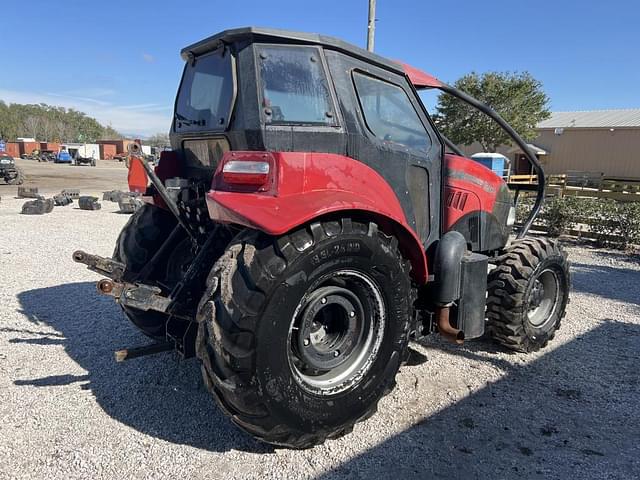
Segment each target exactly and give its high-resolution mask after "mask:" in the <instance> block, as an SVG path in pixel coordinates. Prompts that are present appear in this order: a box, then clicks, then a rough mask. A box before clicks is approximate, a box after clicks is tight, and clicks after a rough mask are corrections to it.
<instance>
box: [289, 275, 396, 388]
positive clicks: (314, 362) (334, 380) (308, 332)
mask: <svg viewBox="0 0 640 480" xmlns="http://www.w3.org/2000/svg"><path fill="white" fill-rule="evenodd" d="M385 323H386V309H385V304H384V300H383V297H382V292H381V290H380V288H379V287H378V285H377V284H376V282H374V281H373V280H372V279H371V278H370V277H369V276H368V275H366V274H364V273H362V272H359V271H355V270H346V269H345V270H339V271H337V272H332V273H331V274H330V275H327V276H325V277H323V278H322V279H320V280H319V281H318V282H316V283H314V285H312V286H311V287H310V288H309V290H307V292H306V293H305V295H304V296H303V298H302V299H301V300H300V302H299V303H298V306H297V307H296V310H295V312H294V314H293V318H292V320H291V325H290V328H289V335H288V338H287V357H288V361H289V366H290V368H291V372H292V373H293V377H294V378H295V380H296V382H297V383H298V385H300V386H301V387H302V388H303V389H304V390H306V391H308V392H310V393H314V394H317V395H334V394H337V393H340V392H343V391H345V390H347V389H349V388H352V387H353V386H355V385H357V384H358V383H359V382H360V381H361V380H362V378H363V377H364V376H365V375H366V373H367V372H368V371H369V369H370V368H371V366H372V365H373V363H374V361H375V360H376V358H377V356H378V351H379V349H380V345H381V344H382V339H383V337H384V329H385Z"/></svg>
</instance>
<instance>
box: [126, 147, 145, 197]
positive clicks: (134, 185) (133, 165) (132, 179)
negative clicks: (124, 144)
mask: <svg viewBox="0 0 640 480" xmlns="http://www.w3.org/2000/svg"><path fill="white" fill-rule="evenodd" d="M127 181H128V183H129V191H131V192H138V193H144V192H145V191H146V190H147V185H148V183H149V178H148V177H147V172H146V171H145V169H144V167H143V166H142V163H140V159H139V158H138V157H135V156H133V155H132V156H131V157H129V175H128V177H127Z"/></svg>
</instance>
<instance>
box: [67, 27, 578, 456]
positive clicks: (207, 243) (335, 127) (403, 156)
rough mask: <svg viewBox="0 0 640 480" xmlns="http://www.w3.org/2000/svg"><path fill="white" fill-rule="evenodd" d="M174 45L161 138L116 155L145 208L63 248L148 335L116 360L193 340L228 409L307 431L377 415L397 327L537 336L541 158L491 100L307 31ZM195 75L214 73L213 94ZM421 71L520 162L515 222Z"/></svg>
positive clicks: (542, 307) (507, 201)
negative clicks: (175, 85) (173, 90)
mask: <svg viewBox="0 0 640 480" xmlns="http://www.w3.org/2000/svg"><path fill="white" fill-rule="evenodd" d="M182 57H183V59H184V60H185V68H184V73H183V78H182V81H181V83H180V88H179V91H178V95H177V98H176V103H175V115H174V120H173V124H172V127H171V133H170V136H171V143H172V148H173V150H172V151H165V152H163V153H162V154H161V158H160V162H159V164H158V165H157V166H156V167H155V169H153V168H151V166H150V165H149V164H148V163H147V162H146V159H145V158H144V157H143V156H142V155H141V152H140V147H139V145H137V144H133V147H132V150H131V151H130V158H129V167H130V189H131V190H132V191H139V192H140V193H143V197H142V198H144V199H145V200H146V202H147V203H145V204H144V205H142V206H141V207H140V208H139V209H138V210H137V211H135V212H134V213H133V214H132V215H131V217H130V219H129V221H128V223H127V225H126V226H125V227H124V229H123V230H122V232H121V233H120V235H119V237H118V240H117V243H116V248H115V251H114V254H113V258H104V257H99V256H94V255H89V254H86V253H84V252H76V253H75V254H74V260H75V261H77V262H79V263H82V264H85V265H86V266H87V267H88V268H89V269H91V270H93V271H95V272H96V273H99V274H101V275H102V276H104V277H106V278H104V279H103V280H100V282H99V283H98V290H99V291H100V292H101V293H102V294H106V295H109V296H112V297H114V298H115V299H116V301H117V302H118V303H119V304H120V305H121V306H122V309H123V311H124V313H125V314H126V316H127V317H128V318H129V320H131V322H132V323H133V324H134V325H135V326H136V327H138V328H139V329H140V330H141V331H142V332H144V333H145V334H146V335H148V336H149V337H151V338H152V339H154V341H155V342H156V343H154V344H153V345H149V346H144V347H140V348H133V349H126V350H121V351H119V352H118V353H117V355H116V358H117V359H118V360H119V361H121V360H124V359H127V358H136V357H140V356H143V355H147V354H151V353H159V352H162V351H166V350H167V349H168V348H169V347H170V346H171V345H175V348H176V349H177V350H178V351H180V352H181V353H182V354H183V356H185V357H187V356H190V355H193V354H195V355H196V356H197V357H198V359H199V361H200V362H201V366H202V372H203V377H204V380H205V384H206V386H207V388H208V389H209V391H210V392H211V395H212V396H213V398H214V399H215V400H216V401H217V402H218V404H219V405H220V406H221V408H222V409H223V411H224V412H226V413H227V414H229V415H230V416H231V419H232V421H233V422H234V423H236V424H237V425H238V426H239V427H240V428H242V429H243V430H244V431H246V432H248V433H249V434H251V435H253V436H255V437H256V438H259V439H260V440H263V441H266V442H269V443H272V444H276V445H281V446H288V447H294V448H306V447H310V446H313V445H316V444H319V443H322V442H323V441H325V440H326V439H329V438H337V437H339V436H341V435H344V434H347V433H349V432H350V431H351V429H352V428H353V425H354V424H355V423H357V422H358V421H360V420H362V419H365V418H368V417H369V416H370V415H372V414H373V413H374V412H375V409H376V407H377V404H378V401H379V400H380V398H382V396H383V395H385V394H386V393H388V392H389V391H391V389H392V388H393V386H394V384H395V375H396V373H397V371H398V368H399V366H400V365H401V363H402V362H403V361H405V359H406V358H407V354H408V353H407V345H408V343H409V341H410V340H412V339H413V340H416V341H419V340H420V339H421V338H422V337H423V336H425V335H428V334H430V333H434V332H438V333H440V334H441V335H443V336H444V337H446V338H447V339H449V340H451V341H453V342H456V343H462V342H463V341H467V340H470V339H473V338H477V337H480V336H482V335H483V334H484V333H485V332H486V333H487V334H488V335H489V336H490V337H491V338H493V339H494V340H495V341H496V342H498V343H500V344H501V345H503V346H504V347H507V348H510V349H513V350H517V351H521V352H530V351H535V350H538V349H540V348H543V347H544V346H545V345H546V344H547V343H548V342H549V341H550V340H552V339H553V336H554V334H555V332H556V330H557V329H558V327H559V325H560V321H561V319H562V317H563V316H564V313H565V307H566V304H567V301H568V294H569V288H570V278H569V270H568V262H567V258H566V253H565V252H564V251H563V250H562V248H561V247H560V246H559V245H558V243H557V242H555V241H553V240H549V239H544V238H533V237H530V236H527V233H528V229H529V227H530V226H531V224H532V222H533V220H534V219H535V217H536V215H537V213H538V211H539V209H540V207H541V205H542V201H543V199H544V172H543V170H542V167H541V166H540V164H539V162H538V161H537V159H536V158H535V156H534V155H533V154H532V152H531V151H530V150H529V148H528V146H527V145H526V144H525V142H524V141H523V140H522V139H521V138H520V137H519V136H518V134H517V133H516V132H515V131H514V130H513V129H512V128H511V127H510V126H509V125H508V124H507V123H506V122H504V120H503V119H502V118H501V117H500V116H499V115H498V114H497V113H495V112H493V111H492V110H491V109H489V108H488V107H487V106H485V105H482V104H481V103H480V102H478V101H477V100H475V99H473V98H471V97H469V96H468V95H466V94H465V93H464V92H460V91H458V90H456V89H454V88H453V87H451V86H448V85H445V84H443V83H442V82H440V81H439V80H437V79H436V78H435V77H432V76H430V75H428V74H426V73H424V72H421V71H420V70H418V69H415V68H413V67H410V66H408V65H402V64H399V63H396V62H392V61H389V60H386V59H384V58H382V57H379V56H377V55H375V54H372V53H370V52H366V51H364V50H361V49H359V48H357V47H354V46H352V45H349V44H346V43H344V42H342V41H340V40H336V39H332V38H329V37H324V36H321V35H314V34H305V33H298V32H286V31H281V30H270V29H258V28H244V29H236V30H228V31H225V32H222V33H219V34H217V35H214V36H213V37H210V38H208V39H205V40H203V41H201V42H198V43H196V44H194V45H191V46H189V47H187V48H185V49H184V50H183V51H182ZM194 78H211V79H214V78H215V84H216V88H215V89H210V91H211V92H213V91H215V92H216V95H214V96H216V98H212V95H211V94H209V93H210V92H209V90H207V91H208V92H209V93H208V94H207V95H202V94H201V92H200V90H199V89H202V88H207V86H206V85H202V84H201V83H200V82H199V81H196V82H194ZM240 79H241V82H242V88H238V85H239V81H240ZM292 85H295V86H296V88H293V87H292ZM422 88H438V89H440V90H442V91H443V92H445V93H449V94H452V95H455V96H456V97H458V98H459V99H461V100H463V101H465V102H467V103H469V104H470V105H472V106H473V107H475V108H477V109H478V110H480V111H481V112H483V113H485V114H487V115H488V116H489V117H491V118H492V119H494V120H495V121H496V122H497V123H498V124H499V125H500V126H501V127H502V128H503V129H504V130H505V131H507V133H508V134H509V135H510V136H511V138H512V139H513V141H514V143H516V144H517V145H519V146H520V147H521V148H522V149H523V151H524V152H525V155H526V156H527V158H528V159H529V160H530V162H531V164H532V166H533V168H534V169H535V171H536V173H537V174H538V179H539V183H538V185H535V186H533V187H531V188H532V189H535V190H536V191H537V197H536V202H535V205H534V207H533V209H532V210H531V212H530V214H529V216H528V218H527V220H526V221H525V223H524V225H523V227H522V228H521V229H520V230H519V232H517V235H516V238H515V239H513V240H512V237H513V236H514V235H513V234H514V233H515V232H514V231H513V228H514V221H515V205H514V197H513V196H512V194H511V192H510V191H509V188H508V185H507V184H506V183H505V182H504V181H503V180H502V179H501V178H500V177H498V176H497V175H495V174H494V173H493V172H491V171H490V170H488V169H486V168H485V167H483V166H481V165H480V164H478V163H476V162H474V161H472V160H470V159H467V158H465V157H464V156H463V155H462V154H461V152H460V150H459V149H457V147H456V146H455V145H452V144H451V142H449V141H448V140H447V139H445V138H444V137H443V136H442V135H441V134H440V133H439V132H438V130H437V129H436V127H435V125H434V123H433V122H432V120H431V118H430V117H429V114H428V112H427V111H426V109H425V108H424V105H423V104H422V103H421V101H420V98H419V96H418V95H417V90H418V89H422ZM301 91H304V92H305V93H304V95H300V92H301ZM445 150H449V152H451V153H449V152H445ZM140 177H143V178H140ZM148 180H150V181H151V185H150V186H148V188H147V183H148ZM516 197H517V190H516ZM489 264H491V269H490V270H489Z"/></svg>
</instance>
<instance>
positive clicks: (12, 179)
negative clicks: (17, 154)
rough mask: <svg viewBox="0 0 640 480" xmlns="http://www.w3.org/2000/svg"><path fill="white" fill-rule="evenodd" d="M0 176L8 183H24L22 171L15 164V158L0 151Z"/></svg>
mask: <svg viewBox="0 0 640 480" xmlns="http://www.w3.org/2000/svg"><path fill="white" fill-rule="evenodd" d="M0 178H2V179H3V180H4V181H5V183H7V184H9V185H22V184H23V183H24V172H23V171H22V170H21V169H20V167H18V166H17V165H16V161H15V159H14V158H13V157H12V156H11V155H7V154H6V153H0Z"/></svg>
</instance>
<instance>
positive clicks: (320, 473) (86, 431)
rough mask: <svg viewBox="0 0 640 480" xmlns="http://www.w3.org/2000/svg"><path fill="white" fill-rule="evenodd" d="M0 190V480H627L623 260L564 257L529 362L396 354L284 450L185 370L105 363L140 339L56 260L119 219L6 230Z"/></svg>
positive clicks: (85, 186) (481, 353) (462, 351)
mask: <svg viewBox="0 0 640 480" xmlns="http://www.w3.org/2000/svg"><path fill="white" fill-rule="evenodd" d="M21 164H24V162H21ZM25 170H26V171H27V175H29V177H30V178H29V182H30V183H31V184H32V185H38V186H39V187H41V188H43V189H45V188H46V189H52V193H55V191H58V190H59V189H61V188H65V187H68V188H80V189H81V190H82V191H86V192H87V193H91V192H90V190H94V191H95V193H98V192H100V191H102V190H111V189H114V188H123V187H124V184H125V183H126V171H125V169H124V168H122V167H119V166H115V167H114V166H105V165H100V166H99V167H97V168H91V167H71V166H64V165H38V164H35V163H33V164H29V165H27V166H26V167H25ZM84 175H86V176H87V177H86V180H85V179H84V178H83V176H84ZM45 184H46V185H45ZM15 191H16V187H6V186H4V185H3V186H0V195H2V201H1V202H0V279H1V281H0V438H1V439H2V440H0V478H2V479H5V478H6V479H32V478H52V479H53V478H55V479H58V478H59V479H87V478H91V479H112V478H113V479H116V478H117V479H120V478H172V479H173V478H175V479H178V478H180V479H183V478H195V479H201V478H202V479H204V478H210V479H217V478H224V479H225V480H228V479H235V478H283V479H285V478H286V479H297V478H318V479H338V478H349V479H377V478H381V479H382V478H392V477H394V478H399V479H400V478H402V479H409V478H411V479H413V478H416V479H418V478H464V479H475V478H477V479H488V478H491V479H511V478H514V479H523V478H526V479H529V478H540V479H543V478H544V479H550V478H551V479H566V478H579V479H630V478H638V472H640V423H639V422H638V418H637V417H638V411H639V410H640V288H638V285H640V259H639V258H638V257H637V256H635V257H634V256H628V255H625V254H622V253H620V252H615V251H609V250H599V249H593V248H591V247H589V246H584V245H571V244H570V245H568V247H567V248H568V250H569V254H570V259H571V262H572V276H573V291H572V294H571V303H570V305H569V307H568V311H567V316H566V318H565V319H564V321H563V324H562V326H561V328H560V330H559V332H558V335H557V336H556V338H555V339H554V341H553V342H552V343H551V344H550V345H549V346H548V347H547V348H546V349H545V350H543V351H541V352H539V353H535V354H531V355H523V354H513V353H510V352H507V351H504V350H502V349H501V348H498V347H496V346H495V345H494V344H493V343H491V342H490V341H475V342H468V343H467V344H465V345H464V346H462V347H458V346H455V345H452V344H449V343H447V342H445V341H443V340H442V339H440V338H439V337H437V336H433V337H429V338H428V339H427V340H426V341H424V342H422V343H420V344H413V345H412V347H411V348H412V352H413V353H412V356H411V359H410V362H409V364H408V365H406V366H403V367H402V368H401V370H400V373H399V374H398V377H397V383H398V385H397V387H396V389H395V390H394V391H393V392H392V393H391V394H390V395H388V396H387V397H385V398H384V399H383V400H382V401H381V403H380V405H379V410H378V413H377V414H376V415H374V416H373V417H372V418H370V419H369V420H367V421H366V422H364V423H361V424H358V425H357V426H356V428H355V430H354V432H353V433H352V434H350V435H348V436H346V437H344V438H341V439H338V440H331V441H328V442H326V443H325V444H324V445H321V446H318V447H315V448H313V449H310V450H303V451H293V450H287V449H278V448H272V447H270V446H267V445H264V444H262V443H259V442H257V441H255V440H253V439H252V438H250V437H249V436H247V435H245V434H244V433H243V432H241V431H240V430H238V429H237V428H236V427H234V426H233V425H232V423H231V422H230V421H229V420H228V419H227V418H226V417H225V416H224V415H223V414H222V412H221V411H220V410H218V409H217V408H216V406H215V405H214V403H213V401H212V400H211V398H210V397H209V394H208V393H207V392H206V390H205V389H204V388H203V386H202V379H201V375H200V371H199V366H198V363H197V361H196V360H194V359H191V360H187V361H180V360H179V359H177V358H176V357H175V355H174V354H171V353H165V354H160V355H155V356H151V357H147V358H141V359H136V360H131V361H128V362H124V363H122V364H118V363H115V361H114V360H113V352H114V350H117V349H120V348H123V347H130V346H139V345H143V344H146V343H147V342H148V340H147V339H146V338H145V337H144V336H143V335H142V334H141V333H139V332H138V331H136V330H135V329H134V327H133V326H132V325H130V324H129V323H128V322H127V321H126V319H125V317H124V316H123V314H122V312H121V311H120V309H119V308H118V307H117V306H116V305H115V304H114V303H113V302H112V301H111V300H110V299H108V298H105V297H101V296H99V295H98V294H97V293H96V289H95V282H96V281H97V280H98V279H99V277H98V276H97V275H95V274H93V273H91V272H89V271H87V270H86V269H84V268H83V267H82V266H81V265H78V264H75V263H73V262H72V260H71V253H72V252H73V251H74V250H76V249H84V250H86V251H89V252H92V253H97V254H99V255H105V256H109V255H110V254H111V253H112V251H113V246H114V242H115V239H116V237H117V235H118V232H119V230H120V229H121V228H122V226H123V225H124V224H125V222H126V221H127V219H128V216H127V215H123V214H118V213H116V210H117V206H116V205H115V204H113V203H111V202H104V203H103V209H102V210H100V211H83V210H79V209H77V208H76V207H75V205H69V206H66V207H56V208H55V209H54V211H53V212H52V213H50V214H48V215H45V216H41V217H33V216H25V215H20V214H19V211H20V207H21V205H22V203H23V200H19V199H15V198H13V197H14V196H15Z"/></svg>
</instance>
